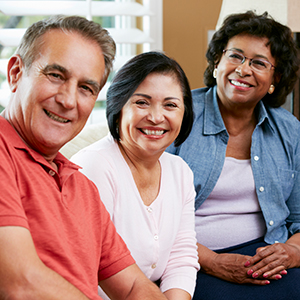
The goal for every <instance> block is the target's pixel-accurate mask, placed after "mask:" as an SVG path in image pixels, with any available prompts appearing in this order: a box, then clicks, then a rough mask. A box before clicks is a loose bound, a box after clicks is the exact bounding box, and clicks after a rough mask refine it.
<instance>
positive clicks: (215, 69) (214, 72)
mask: <svg viewBox="0 0 300 300" xmlns="http://www.w3.org/2000/svg"><path fill="white" fill-rule="evenodd" d="M217 74H218V69H217V68H214V71H213V78H217Z"/></svg>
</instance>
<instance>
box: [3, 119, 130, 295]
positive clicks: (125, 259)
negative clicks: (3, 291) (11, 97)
mask: <svg viewBox="0 0 300 300" xmlns="http://www.w3.org/2000/svg"><path fill="white" fill-rule="evenodd" d="M0 128H1V130H0V162H1V163H0V190H1V193H0V226H21V227H25V228H27V229H28V230H29V231H30V232H31V235H32V238H33V241H34V244H35V247H36V251H37V253H38V255H39V257H40V259H41V260H42V261H43V262H44V264H45V265H46V266H48V267H49V268H51V269H52V270H54V271H55V272H57V273H59V274H60V275H61V276H63V277H64V278H65V279H67V280H68V281H69V282H70V283H72V284H73V285H74V286H76V287H77V288H78V289H80V290H81V291H82V292H83V293H84V294H85V295H86V296H87V297H89V298H90V299H99V297H98V296H97V286H98V280H102V279H105V278H108V277H110V276H112V275H114V274H115V273H117V272H119V271H121V270H123V269H124V268H126V267H128V266H129V265H131V264H133V263H134V260H133V258H132V257H131V255H130V253H129V251H128V249H127V247H126V245H125V243H124V242H123V240H122V239H121V238H120V236H119V235H118V234H117V233H116V231H115V228H114V225H113V223H112V222H111V220H110V217H109V214H108V212H107V211H106V209H105V207H104V205H103V204H102V202H101V201H100V198H99V194H98V190H97V188H96V187H95V186H94V184H93V183H92V182H91V181H90V180H88V179H87V178H86V177H85V176H84V175H83V174H82V173H80V172H79V171H78V166H76V165H75V164H73V163H71V162H70V161H69V160H67V159H66V158H65V157H64V156H63V155H61V154H60V153H58V155H57V157H56V159H55V163H56V164H57V166H58V169H59V170H58V172H56V171H55V170H54V169H53V168H52V167H51V165H50V164H49V163H48V162H47V161H46V160H45V159H44V158H43V156H41V155H40V154H39V153H37V152H35V151H33V150H32V149H30V148H28V147H27V146H26V145H25V144H24V142H23V141H22V140H21V139H20V137H19V136H18V134H17V133H16V131H15V130H14V129H13V127H12V126H11V125H10V124H9V123H8V122H7V121H6V120H5V119H4V118H3V117H0ZM0 267H1V265H0Z"/></svg>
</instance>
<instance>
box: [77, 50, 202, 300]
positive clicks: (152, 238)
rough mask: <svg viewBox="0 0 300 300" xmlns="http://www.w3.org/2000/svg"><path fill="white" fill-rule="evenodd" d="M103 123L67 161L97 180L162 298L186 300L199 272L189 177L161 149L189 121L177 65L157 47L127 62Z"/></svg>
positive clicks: (188, 101) (187, 96) (184, 131)
mask: <svg viewBox="0 0 300 300" xmlns="http://www.w3.org/2000/svg"><path fill="white" fill-rule="evenodd" d="M107 120H108V125H109V129H110V134H109V135H108V136H107V137H105V138H104V139H101V140H100V141H98V142H96V143H94V144H93V145H91V146H89V147H87V148H85V149H83V150H81V151H80V152H79V153H77V154H76V155H75V156H73V158H72V160H73V161H74V162H76V163H78V164H79V165H81V166H82V167H83V170H82V172H83V173H84V174H86V175H87V176H88V177H89V178H90V179H91V180H92V181H94V183H95V184H96V185H97V187H98V189H99V193H100V196H101V199H102V201H103V202H104V204H105V205H106V208H107V209H108V211H109V213H110V215H111V218H112V220H113V222H114V224H115V226H116V228H117V231H118V232H119V234H120V235H121V236H122V238H123V239H124V241H125V242H126V244H127V246H128V248H129V249H130V251H131V253H132V255H133V257H134V259H135V260H136V262H137V264H138V266H139V267H140V268H141V269H142V271H143V272H144V273H145V274H146V276H148V277H149V278H150V279H151V280H152V281H155V282H157V283H158V284H159V285H160V289H161V290H162V292H164V294H165V295H166V297H167V298H168V299H180V300H184V299H191V297H192V296H193V292H194V288H195V279H196V273H197V270H198V269H199V265H198V262H197V248H196V238H195V231H194V197H195V191H194V187H193V174H192V172H191V170H190V168H189V167H188V165H187V164H186V163H185V162H184V161H183V160H182V159H181V158H180V157H177V156H173V155H170V154H169V153H166V152H164V151H165V149H166V148H167V147H168V146H169V145H170V144H171V143H173V142H174V141H175V143H176V144H177V145H180V144H181V143H182V142H183V141H184V140H185V139H186V138H187V136H188V135H189V133H190V131H191V128H192V123H193V109H192V98H191V92H190V87H189V83H188V80H187V78H186V76H185V74H184V72H183V70H182V69H181V67H180V66H179V65H178V63H177V62H175V61H174V60H173V59H171V58H169V57H167V56H166V55H164V54H162V53H158V52H149V53H143V54H140V55H138V56H136V57H134V58H133V59H132V60H130V61H129V62H128V63H127V64H126V65H125V66H124V67H123V68H122V69H121V70H120V71H119V72H118V73H117V75H116V76H115V78H114V80H113V82H112V84H111V86H110V88H109V90H108V93H107ZM99 294H100V295H101V296H102V297H103V298H105V295H104V293H103V291H99Z"/></svg>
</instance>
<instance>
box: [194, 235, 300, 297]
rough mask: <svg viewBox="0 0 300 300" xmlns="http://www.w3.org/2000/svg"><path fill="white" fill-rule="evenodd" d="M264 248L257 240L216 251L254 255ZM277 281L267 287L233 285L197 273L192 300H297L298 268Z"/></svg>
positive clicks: (261, 241) (299, 279)
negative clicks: (257, 250)
mask: <svg viewBox="0 0 300 300" xmlns="http://www.w3.org/2000/svg"><path fill="white" fill-rule="evenodd" d="M263 246H267V244H266V243H265V242H264V241H263V239H262V238H261V239H257V240H254V241H251V242H248V243H244V244H241V245H238V246H235V247H230V248H227V249H222V250H218V251H216V252H218V253H239V254H244V255H251V256H253V255H254V254H255V253H256V249H257V248H258V247H263ZM287 272H288V274H287V275H284V276H282V279H280V280H278V281H277V280H271V283H270V284H269V285H265V286H258V285H252V284H251V285H250V284H235V283H231V282H227V281H224V280H222V279H219V278H216V277H213V276H210V275H207V274H205V273H202V272H201V271H199V272H198V275H197V284H196V289H195V293H194V297H193V300H248V299H249V300H269V299H270V300H277V299H278V300H297V299H300V268H294V269H288V270H287Z"/></svg>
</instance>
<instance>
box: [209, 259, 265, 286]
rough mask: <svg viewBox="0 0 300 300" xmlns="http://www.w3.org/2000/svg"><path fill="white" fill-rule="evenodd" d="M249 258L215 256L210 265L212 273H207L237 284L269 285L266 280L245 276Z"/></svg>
mask: <svg viewBox="0 0 300 300" xmlns="http://www.w3.org/2000/svg"><path fill="white" fill-rule="evenodd" d="M251 258H252V257H251V256H247V255H241V254H233V253H229V254H228V253H222V254H217V255H216V257H215V260H214V263H213V265H212V270H213V272H212V273H210V272H207V273H208V274H211V275H214V276H216V277H219V278H221V279H223V280H226V281H230V282H234V283H238V284H245V283H250V284H256V285H266V284H269V283H270V281H269V280H268V279H266V278H260V277H256V278H255V277H251V276H248V275H247V270H248V269H247V267H246V266H245V265H246V261H249V260H250V259H251Z"/></svg>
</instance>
